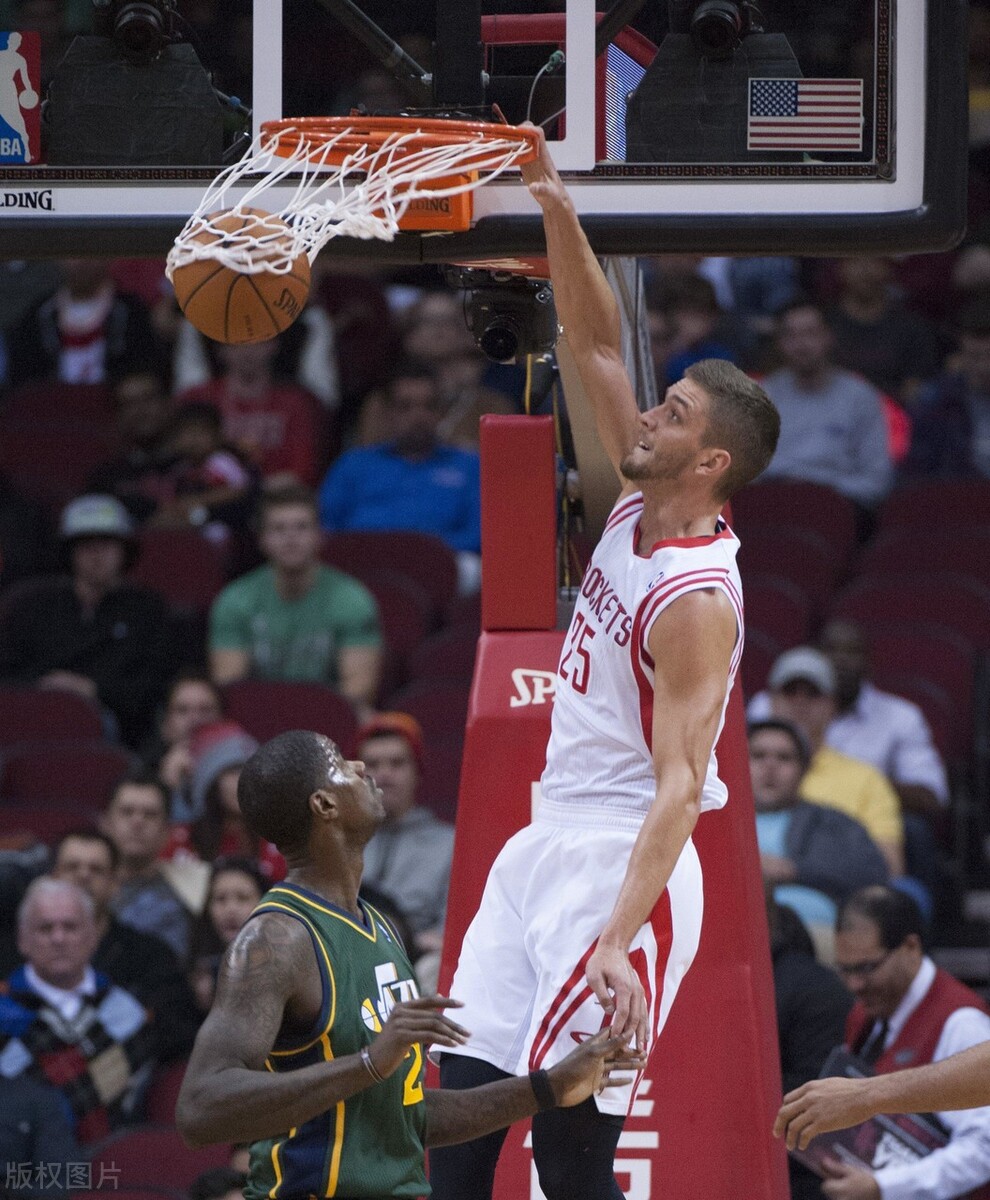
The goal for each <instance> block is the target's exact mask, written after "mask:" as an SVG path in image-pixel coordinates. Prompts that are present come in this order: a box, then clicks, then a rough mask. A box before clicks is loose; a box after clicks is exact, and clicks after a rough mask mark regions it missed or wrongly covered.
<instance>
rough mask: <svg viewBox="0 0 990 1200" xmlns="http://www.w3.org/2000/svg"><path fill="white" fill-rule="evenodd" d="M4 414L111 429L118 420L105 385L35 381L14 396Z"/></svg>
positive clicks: (21, 388)
mask: <svg viewBox="0 0 990 1200" xmlns="http://www.w3.org/2000/svg"><path fill="white" fill-rule="evenodd" d="M4 412H5V413H6V414H7V415H8V416H10V417H12V418H15V419H16V418H20V419H24V420H29V421H41V422H45V423H51V424H56V423H59V422H61V423H69V424H72V425H78V424H84V423H91V424H93V425H98V426H105V427H109V426H111V425H112V424H113V418H114V410H113V403H112V401H111V399H110V389H109V388H108V387H107V386H106V384H104V383H57V382H50V381H47V380H43V381H39V380H32V381H31V382H30V383H22V384H21V385H20V387H17V388H15V389H14V390H13V391H12V392H11V393H10V395H9V396H8V397H7V402H6V404H5V405H4Z"/></svg>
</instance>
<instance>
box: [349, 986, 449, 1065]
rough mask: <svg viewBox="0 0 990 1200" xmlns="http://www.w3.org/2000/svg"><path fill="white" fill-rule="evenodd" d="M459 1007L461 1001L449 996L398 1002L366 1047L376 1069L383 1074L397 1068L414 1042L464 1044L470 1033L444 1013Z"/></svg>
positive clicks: (425, 997)
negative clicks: (379, 1030) (378, 1032)
mask: <svg viewBox="0 0 990 1200" xmlns="http://www.w3.org/2000/svg"><path fill="white" fill-rule="evenodd" d="M461 1007H462V1003H461V1001H460V1000H452V999H451V998H450V997H449V996H419V997H418V998H417V999H415V1000H403V1001H401V1002H400V1003H399V1004H397V1005H396V1006H395V1008H393V1009H392V1011H391V1012H390V1013H389V1015H388V1020H387V1021H386V1022H385V1024H384V1025H383V1026H382V1031H381V1033H380V1034H379V1035H378V1036H377V1037H376V1038H375V1040H374V1041H373V1042H372V1043H371V1045H370V1046H369V1047H368V1053H369V1054H370V1055H371V1061H372V1063H373V1064H374V1066H375V1070H376V1071H377V1072H378V1073H379V1075H382V1076H386V1077H387V1076H389V1075H391V1074H392V1072H393V1071H396V1070H398V1068H399V1066H400V1065H401V1063H402V1061H403V1059H404V1058H405V1057H406V1055H407V1054H408V1053H409V1047H410V1046H412V1045H413V1043H414V1042H423V1043H424V1044H425V1045H431V1044H433V1043H434V1042H435V1043H436V1044H437V1045H439V1046H463V1045H464V1043H465V1042H466V1041H467V1040H468V1037H469V1036H470V1035H469V1033H468V1031H467V1030H466V1029H465V1028H464V1027H463V1026H461V1025H458V1024H457V1023H456V1022H455V1021H452V1020H451V1019H450V1018H449V1017H446V1016H444V1014H443V1010H444V1009H445V1008H461Z"/></svg>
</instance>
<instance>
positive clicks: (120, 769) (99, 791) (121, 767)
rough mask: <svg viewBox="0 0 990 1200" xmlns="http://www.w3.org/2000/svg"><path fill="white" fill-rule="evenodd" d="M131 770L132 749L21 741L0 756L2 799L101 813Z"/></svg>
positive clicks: (90, 742) (96, 743)
mask: <svg viewBox="0 0 990 1200" xmlns="http://www.w3.org/2000/svg"><path fill="white" fill-rule="evenodd" d="M133 766H134V757H133V755H131V754H130V753H128V751H126V750H122V749H121V748H120V747H119V746H111V745H108V744H107V743H106V742H100V741H96V740H94V739H88V740H86V739H83V740H79V741H38V742H21V743H19V744H17V745H14V746H7V747H6V748H5V749H4V750H3V752H2V755H0V796H2V797H3V798H4V799H7V800H19V801H23V802H24V803H41V802H45V803H51V804H60V803H61V804H65V805H85V806H87V807H88V808H90V809H93V810H97V809H100V808H102V807H103V805H104V804H106V802H107V800H109V798H110V793H111V792H112V791H113V789H114V787H115V786H116V784H117V783H118V782H119V781H120V780H121V779H122V778H123V777H124V775H126V774H127V772H128V771H129V770H130V769H131V768H132V767H133Z"/></svg>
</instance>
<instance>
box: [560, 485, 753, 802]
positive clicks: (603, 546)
mask: <svg viewBox="0 0 990 1200" xmlns="http://www.w3.org/2000/svg"><path fill="white" fill-rule="evenodd" d="M642 511H643V497H642V495H641V494H640V493H639V492H636V493H635V494H634V495H631V496H626V497H625V498H624V499H622V500H620V501H619V503H618V504H617V505H616V506H615V508H614V509H613V510H612V514H611V516H610V517H609V519H608V523H607V524H606V526H605V532H604V533H603V535H602V539H601V541H600V542H599V544H598V546H597V547H596V549H595V552H594V554H593V555H592V558H591V562H590V563H589V564H588V569H587V571H586V572H585V575H584V579H583V580H582V583H581V592H580V595H579V597H578V601H577V604H576V605H575V608H574V615H573V617H572V618H571V624H570V628H569V629H568V631H567V637H566V639H565V641H564V648H563V650H562V651H561V656H560V664H559V665H558V667H557V686H556V692H555V694H554V702H553V717H552V721H551V727H550V742H549V744H548V746H547V763H546V769H545V770H544V772H543V777H542V779H541V780H540V787H541V792H542V795H543V797H544V798H545V799H547V800H551V801H554V802H555V803H563V804H566V803H568V802H569V803H574V804H581V805H595V806H601V807H602V808H604V809H606V810H609V809H616V810H623V811H626V812H628V811H629V810H630V809H632V810H637V811H641V812H644V813H645V812H646V811H647V810H648V809H649V808H650V806H651V804H652V803H653V800H654V798H655V796H656V780H655V777H654V773H653V758H652V749H651V743H652V734H653V678H654V674H653V666H654V664H653V659H652V657H651V655H650V649H649V644H648V640H649V636H650V630H651V629H652V627H653V622H654V621H655V620H656V619H657V617H658V616H659V615H660V614H661V613H662V612H663V611H664V610H665V609H666V608H667V607H669V605H671V604H673V603H674V601H675V600H676V599H677V598H678V597H679V596H683V595H685V594H686V593H687V592H691V591H697V590H699V589H701V588H718V589H719V590H720V591H722V592H724V593H725V595H726V596H727V597H728V599H729V601H730V602H731V604H732V607H733V609H734V610H735V614H736V624H737V628H738V634H737V637H736V645H735V648H734V650H733V654H732V662H731V666H730V669H729V677H728V680H727V681H726V687H725V702H724V703H723V705H722V714H721V716H720V718H719V724H718V733H721V731H722V724H723V722H724V720H725V705H726V704H727V703H728V699H729V692H730V690H731V688H732V681H733V679H734V678H735V674H736V668H737V667H738V665H739V660H740V658H741V656H742V649H743V608H742V584H741V582H740V579H739V570H738V568H737V567H736V551H737V550H738V548H739V540H738V538H737V537H736V536H735V534H734V533H733V532H732V530H731V529H729V528H728V527H727V526H726V525H725V524H724V522H721V521H720V522H719V525H718V528H717V530H716V532H715V533H714V534H712V535H711V536H709V537H694V538H678V539H673V540H670V541H663V542H658V543H657V544H656V545H655V546H654V547H653V549H652V551H651V552H650V553H649V555H648V556H642V555H639V554H637V553H636V542H637V539H638V535H639V518H640V514H641V513H642ZM715 740H716V741H717V740H718V734H716V738H715ZM727 798H728V792H727V790H726V787H725V784H724V783H723V782H722V780H721V779H719V776H718V762H717V761H716V758H715V749H714V747H713V748H712V754H711V759H710V760H709V763H708V771H707V773H706V775H705V782H704V786H703V788H702V792H701V808H702V811H704V810H706V809H711V808H721V807H722V806H723V805H724V804H725V802H726V800H727Z"/></svg>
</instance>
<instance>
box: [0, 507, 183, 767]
mask: <svg viewBox="0 0 990 1200" xmlns="http://www.w3.org/2000/svg"><path fill="white" fill-rule="evenodd" d="M59 538H60V542H61V546H62V549H63V552H64V555H65V558H66V564H67V566H68V570H69V575H68V577H67V578H66V577H60V578H57V579H52V580H49V581H45V582H44V583H42V584H40V585H39V586H38V587H37V588H36V589H35V588H32V589H31V591H30V592H25V593H24V594H23V595H22V596H20V597H19V598H18V600H16V601H14V602H12V603H11V604H10V606H9V607H8V609H7V611H6V613H5V615H4V619H3V621H2V623H0V679H3V680H4V681H5V682H8V683H17V684H35V685H37V686H39V687H47V688H63V689H65V690H68V691H73V692H76V693H77V694H79V695H81V696H85V697H87V698H88V699H91V700H95V701H96V702H97V703H98V704H100V705H101V707H102V708H103V709H104V710H105V711H106V712H108V713H109V714H110V715H111V716H112V718H113V724H115V725H116V730H117V731H119V735H120V737H121V738H122V740H123V741H125V742H127V743H128V744H129V745H135V744H137V742H138V741H139V739H140V738H141V737H142V736H143V735H144V734H145V733H146V732H147V728H148V724H149V722H150V719H151V716H152V713H153V712H154V708H155V704H156V702H157V700H158V698H159V696H160V695H161V692H162V691H163V689H164V683H165V664H166V661H167V659H166V653H165V643H164V638H163V636H162V634H163V627H164V623H165V615H166V609H165V602H164V601H163V600H162V598H161V597H160V596H158V595H157V594H156V593H155V592H152V591H150V590H148V589H147V588H143V587H137V586H136V585H134V584H131V583H129V582H127V580H126V573H127V569H128V568H129V567H130V565H131V564H132V562H133V560H134V558H135V556H136V552H137V543H136V541H135V538H134V526H133V522H132V521H131V518H130V516H129V515H128V513H127V510H126V509H125V508H124V506H123V505H122V504H121V503H120V501H119V500H117V499H115V498H114V497H113V496H103V495H96V494H93V495H87V496H79V497H77V498H76V499H75V500H73V501H72V502H71V503H70V504H68V505H67V506H66V508H65V509H64V510H63V512H62V516H61V519H60V522H59ZM113 724H111V726H110V728H111V729H112V728H113Z"/></svg>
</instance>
